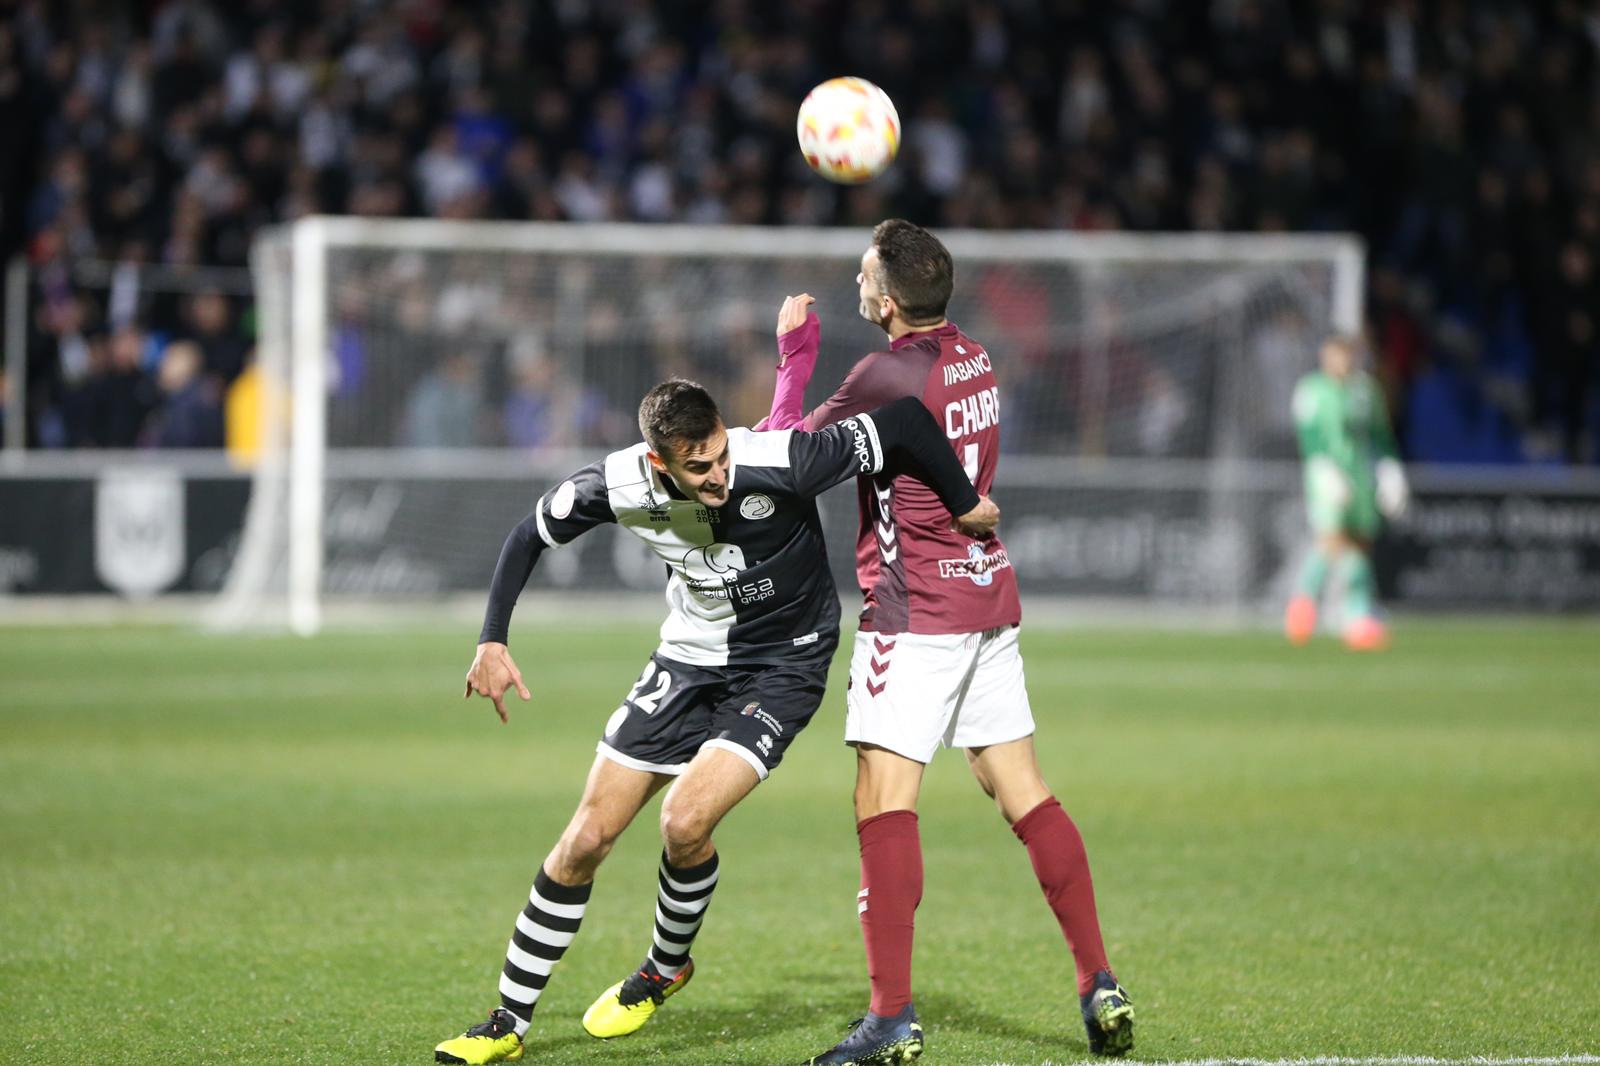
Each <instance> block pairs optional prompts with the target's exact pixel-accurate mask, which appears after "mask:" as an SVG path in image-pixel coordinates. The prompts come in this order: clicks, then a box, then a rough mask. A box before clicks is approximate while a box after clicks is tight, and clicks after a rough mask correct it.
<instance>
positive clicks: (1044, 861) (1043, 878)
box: [1011, 796, 1111, 996]
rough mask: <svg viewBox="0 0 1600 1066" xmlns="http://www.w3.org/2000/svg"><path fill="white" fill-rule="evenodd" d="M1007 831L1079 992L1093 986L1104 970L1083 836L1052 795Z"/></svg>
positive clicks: (1105, 968) (1104, 960)
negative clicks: (1068, 954) (1029, 866)
mask: <svg viewBox="0 0 1600 1066" xmlns="http://www.w3.org/2000/svg"><path fill="white" fill-rule="evenodd" d="M1011 831H1012V832H1013V833H1015V834H1017V839H1018V840H1021V841H1022V843H1023V844H1024V845H1025V846H1026V847H1027V849H1028V859H1029V860H1030V861H1031V862H1032V863H1033V872H1034V874H1035V875H1037V876H1038V878H1039V887H1040V888H1042V889H1044V898H1045V899H1046V900H1047V901H1048V902H1049V904H1050V909H1051V910H1052V911H1054V912H1055V916H1056V921H1057V922H1059V923H1060V924H1061V932H1062V935H1064V936H1065V937H1066V938H1067V946H1068V947H1069V948H1071V949H1072V958H1073V961H1074V962H1076V963H1077V965H1078V994H1079V995H1080V996H1081V995H1084V994H1085V993H1087V992H1089V991H1091V990H1092V989H1093V988H1094V975H1095V973H1096V972H1097V971H1099V970H1109V969H1111V967H1110V965H1108V964H1107V962H1106V946H1105V944H1104V943H1103V942H1102V941H1101V939H1100V919H1099V917H1098V916H1097V915H1096V914H1095V910H1094V881H1093V880H1092V879H1091V878H1090V876H1089V856H1088V854H1087V853H1086V852H1085V851H1084V850H1083V836H1082V834H1080V833H1079V832H1078V827H1077V826H1075V825H1073V824H1072V819H1071V818H1068V817H1067V812H1066V811H1064V810H1062V809H1061V804H1060V803H1058V802H1057V801H1056V798H1055V797H1054V796H1051V797H1050V798H1049V799H1047V800H1045V801H1044V802H1043V803H1040V804H1039V805H1038V806H1037V807H1035V808H1034V809H1033V810H1031V811H1029V812H1028V813H1027V814H1025V815H1023V816H1022V817H1021V818H1018V819H1017V821H1016V823H1015V824H1014V825H1012V827H1011Z"/></svg>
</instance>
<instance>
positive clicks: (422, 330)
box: [214, 218, 1363, 633]
mask: <svg viewBox="0 0 1600 1066" xmlns="http://www.w3.org/2000/svg"><path fill="white" fill-rule="evenodd" d="M940 236H941V237H942V238H943V239H944V240H945V242H946V244H947V245H948V246H949V248H950V250H951V252H952V253H953V255H954V258H955V262H956V287H955V295H954V298H953V300H952V302H951V306H950V312H949V314H950V318H951V319H952V320H954V321H955V322H957V323H958V324H959V325H960V326H961V327H962V328H963V329H964V330H965V331H966V332H967V333H968V334H970V335H971V336H973V337H974V338H975V339H977V340H978V341H979V342H980V343H982V344H983V345H984V346H985V347H986V348H987V349H988V351H989V352H990V354H991V356H992V357H993V359H994V363H995V367H996V373H997V375H998V377H999V380H1000V385H1001V402H1002V410H1003V423H1002V425H1003V429H1002V434H1003V437H1002V439H1003V448H1004V452H1003V457H1002V461H1001V464H1000V474H999V480H998V482H997V485H996V488H995V495H996V498H997V500H998V501H999V502H1000V504H1001V506H1002V509H1003V510H1004V512H1005V520H1004V523H1003V526H1002V534H1003V535H1004V536H1005V538H1006V542H1007V549H1008V552H1009V554H1010V556H1011V558H1012V560H1013V561H1014V563H1015V565H1016V566H1017V568H1018V572H1019V575H1020V577H1021V580H1022V582H1023V587H1024V591H1025V594H1026V596H1027V597H1028V598H1033V597H1040V596H1051V595H1061V596H1075V597H1115V598H1127V599H1135V600H1146V601H1154V602H1157V603H1162V604H1169V603H1184V602H1191V603H1197V604H1205V605H1210V606H1216V605H1226V606H1230V607H1232V608H1235V609H1242V610H1248V609H1250V608H1251V607H1252V606H1253V605H1256V604H1259V603H1262V602H1264V601H1265V599H1266V597H1268V596H1269V595H1271V594H1272V593H1273V591H1274V588H1275V583H1277V582H1279V581H1281V580H1282V575H1283V573H1284V571H1285V567H1286V561H1287V557H1288V556H1289V554H1290V553H1291V552H1292V551H1293V549H1294V548H1295V547H1296V546H1297V544H1298V541H1299V539H1300V533H1299V531H1300V529H1301V522H1300V520H1299V516H1298V511H1297V506H1298V503H1297V497H1296V491H1295V489H1296V485H1297V479H1296V476H1295V464H1294V462H1293V457H1294V438H1293V431H1292V424H1291V420H1290V412H1289V407H1290V402H1289V401H1290V393H1291V390H1292V388H1293V384H1294V382H1295V380H1296V379H1297V378H1298V377H1299V375H1301V374H1302V373H1304V372H1305V371H1306V370H1308V369H1309V368H1311V367H1312V365H1313V364H1314V362H1315V353H1316V348H1317V346H1318V343H1319V342H1320V340H1321V339H1322V338H1323V337H1324V336H1325V335H1326V334H1327V333H1328V332H1329V331H1331V330H1342V331H1351V330H1353V329H1355V328H1356V327H1357V326H1358V325H1359V323H1360V321H1361V306H1360V301H1361V292H1362V287H1363V280H1362V249H1361V246H1360V244H1359V242H1358V241H1356V240H1354V239H1352V238H1347V237H1310V236H1231V235H1156V236H1139V235H1124V234H1116V235H1088V234H1071V233H996V232H986V231H985V232H979V231H960V232H950V231H947V232H942V233H941V234H940ZM869 240H870V233H869V232H868V231H867V230H865V229H863V230H860V231H857V230H819V229H764V228H706V227H692V226H631V225H615V226H613V225H601V226H577V225H557V224H540V223H527V224H506V223H462V222H445V221H433V220H371V219H349V218H313V219H305V220H301V221H299V222H297V223H294V224H293V225H291V226H287V227H282V228H278V229H275V230H272V231H269V232H268V233H267V234H266V235H265V236H263V237H262V238H260V240H259V241H258V243H257V246H256V248H255V250H254V260H253V270H254V272H255V276H256V283H257V293H258V303H259V310H260V319H261V342H260V349H259V356H258V358H259V361H260V364H261V371H262V374H263V377H264V379H265V380H266V381H267V383H268V385H269V387H267V388H264V389H263V395H264V396H265V397H267V398H268V400H269V402H275V403H277V404H278V409H277V410H273V411H268V412H264V415H265V417H264V425H265V426H266V427H267V429H266V434H265V441H264V447H263V452H262V455H261V458H260V460H259V463H258V466H257V469H256V473H255V486H254V490H253V494H252V498H251V504H250V510H249V514H248V516H247V521H246V528H245V533H244V536H243V537H242V542H241V547H240V550H239V553H238V555H237V557H236V560H235V563H234V566H233V569H232V571H231V574H230V577H229V580H228V583H227V586H226V588H225V590H224V593H223V595H222V597H221V598H220V600H219V603H218V605H217V609H216V611H215V612H214V614H215V620H216V621H218V622H219V623H221V624H223V625H239V624H246V623H255V624H259V623H263V622H265V623H275V622H282V621H287V622H288V624H290V625H291V626H292V628H294V629H295V630H297V631H299V632H306V633H309V632H314V631H315V630H316V629H317V627H318V626H319V624H320V618H321V612H322V608H323V606H324V604H326V603H327V602H330V601H332V600H336V599H339V598H353V599H359V600H361V601H363V602H368V603H371V602H381V601H382V600H384V599H385V598H390V597H399V598H406V599H410V600H415V599H417V598H419V597H422V598H427V597H439V596H446V595H450V594H454V593H462V592H471V591H477V590H482V589H484V588H485V587H486V586H487V581H488V577H489V575H490V573H491V571H492V569H493V566H494V562H495V559H496V557H497V554H498V551H499V547H500V543H501V541H502V539H503V538H504V536H505V534H506V532H507V531H508V530H509V529H510V528H511V527H512V526H514V525H515V524H516V523H517V522H518V521H520V520H521V518H522V517H523V516H524V515H525V514H526V513H527V512H528V511H529V510H530V509H531V507H532V505H533V503H534V501H535V500H536V499H537V498H538V496H539V494H540V493H541V492H543V491H544V489H545V488H547V487H548V486H549V485H551V484H553V483H555V482H556V481H557V480H559V479H560V478H561V477H562V476H564V475H565V474H566V473H568V472H569V471H571V470H572V469H574V468H576V467H578V466H581V465H583V464H585V463H588V462H590V461H593V460H594V459H596V458H598V457H600V456H601V455H603V454H604V453H605V452H607V451H609V450H612V449H615V448H619V447H625V446H627V445H630V444H632V443H634V442H636V441H637V439H638V430H637V428H636V425H635V420H634V414H635V410H636V407H637V404H638V400H639V398H640V396H641V395H642V394H643V393H644V392H645V390H646V389H648V388H649V387H650V386H651V385H652V384H654V383H655V382H657V381H659V380H661V379H663V378H666V377H669V376H685V377H691V378H694V379H696V380H699V381H701V382H703V383H705V384H706V385H707V386H708V387H709V388H710V389H711V391H712V393H713V395H714V396H716V397H717V399H718V402H719V403H720V404H721V406H722V407H723V410H724V415H725V418H726V420H727V421H728V422H729V424H732V425H739V424H753V423H754V422H755V421H756V420H757V419H759V418H760V417H761V416H762V415H763V414H765V412H766V410H767V405H768V401H769V399H770V396H771V388H772V382H773V363H774V361H775V360H774V352H775V343H774V335H773V331H774V325H775V322H776V316H777V310H778V307H779V305H780V304H781V302H782V300H783V297H784V296H785V295H787V294H790V293H796V292H809V293H811V294H813V295H814V296H815V297H816V298H817V304H816V308H817V310H818V311H819V313H820V315H821V318H822V325H823V343H822V356H821V359H820V361H819V365H818V368H817V373H816V377H815V378H814V379H813V382H812V388H811V390H810V392H809V393H808V396H807V400H808V402H809V403H810V404H815V403H818V402H820V401H821V400H822V399H823V398H825V397H826V396H827V394H828V393H829V392H830V391H831V390H832V389H833V387H834V386H835V385H836V384H837V383H838V381H839V380H840V379H841V378H842V376H843V375H844V374H845V372H846V371H848V369H849V368H850V366H851V365H852V364H853V363H854V361H855V360H856V359H858V358H860V356H861V355H863V354H865V353H866V352H868V351H872V350H874V349H876V348H880V347H882V346H883V343H884V339H883V335H882V333H881V332H879V331H877V330H876V329H874V328H873V327H871V326H870V325H868V324H867V323H866V322H864V321H862V320H861V319H860V318H859V317H858V315H857V314H856V305H857V283H856V273H857V270H858V263H859V260H860V256H861V253H862V252H863V251H864V250H865V248H866V246H867V244H868V242H869ZM823 510H824V516H825V520H826V522H827V524H828V532H829V540H830V552H831V558H832V561H833V566H834V569H835V572H836V575H837V576H838V577H839V584H840V587H841V589H843V590H846V599H847V601H848V600H850V599H851V598H852V594H851V592H850V590H851V589H853V587H854V582H853V575H852V574H851V572H850V566H851V562H852V557H853V555H852V551H851V549H850V546H851V544H852V541H853V535H854V526H855V504H854V493H853V492H851V491H850V490H849V489H840V490H836V491H835V492H834V493H831V494H829V495H828V496H827V497H825V498H824V500H823ZM615 533H616V531H615V530H607V529H601V530H597V531H595V532H594V533H591V534H589V535H587V536H585V537H583V538H581V539H580V540H579V541H577V542H575V543H574V544H573V545H571V546H570V547H568V548H564V549H562V550H561V551H559V552H552V553H549V554H548V555H546V556H545V557H544V559H543V560H542V561H541V564H540V566H539V568H538V569H537V570H536V572H535V574H534V578H533V582H532V585H533V586H534V587H542V588H546V589H551V590H563V589H570V590H571V591H572V594H573V595H574V596H577V595H580V594H589V593H594V592H604V591H618V592H621V591H627V590H651V591H659V589H660V587H661V581H662V579H661V574H660V571H659V566H658V565H657V564H656V563H655V562H654V561H653V558H652V557H650V556H649V555H648V553H647V552H646V551H645V550H644V549H643V548H642V546H638V545H635V544H633V543H632V542H631V538H627V537H619V536H615V535H614V534H615Z"/></svg>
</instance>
